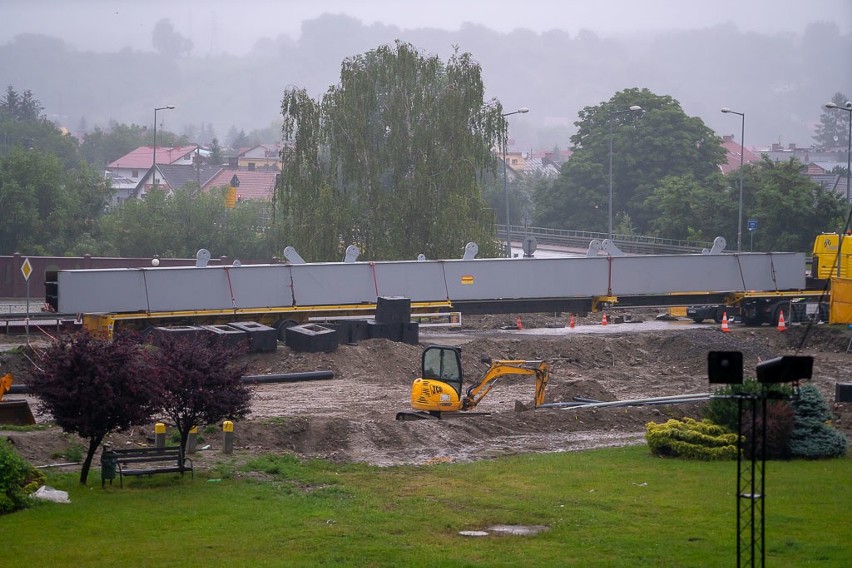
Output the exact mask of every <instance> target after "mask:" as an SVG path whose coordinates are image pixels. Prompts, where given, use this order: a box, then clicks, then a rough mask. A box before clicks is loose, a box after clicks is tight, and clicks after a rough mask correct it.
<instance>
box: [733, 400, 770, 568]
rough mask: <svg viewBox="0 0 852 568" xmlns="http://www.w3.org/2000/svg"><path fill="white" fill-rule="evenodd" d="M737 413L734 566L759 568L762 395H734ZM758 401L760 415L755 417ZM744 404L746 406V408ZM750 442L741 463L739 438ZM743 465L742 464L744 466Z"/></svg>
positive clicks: (761, 541) (763, 440)
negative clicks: (746, 420)
mask: <svg viewBox="0 0 852 568" xmlns="http://www.w3.org/2000/svg"><path fill="white" fill-rule="evenodd" d="M736 398H737V406H738V410H739V418H740V420H739V429H738V431H737V435H738V441H737V450H738V451H737V567H738V568H740V567H742V566H749V567H752V568H754V567H761V568H762V567H763V565H764V560H765V558H766V553H765V549H764V541H765V536H766V533H765V530H764V503H765V500H766V493H764V481H765V479H766V475H765V472H766V396H765V394H764V393H761V394H742V395H736ZM758 402H760V414H759V415H758ZM746 405H747V406H746ZM746 408H748V409H750V410H751V420H750V421H749V424H747V425H745V427H746V428H747V429H748V432H743V427H744V425H743V418H744V416H743V411H744V410H745V409H746ZM744 434H745V435H746V437H747V438H748V439H749V440H751V449H750V450H751V451H750V452H749V456H748V461H747V462H746V461H745V460H744V454H745V453H746V451H745V450H746V449H745V448H743V435H744ZM744 462H745V463H744Z"/></svg>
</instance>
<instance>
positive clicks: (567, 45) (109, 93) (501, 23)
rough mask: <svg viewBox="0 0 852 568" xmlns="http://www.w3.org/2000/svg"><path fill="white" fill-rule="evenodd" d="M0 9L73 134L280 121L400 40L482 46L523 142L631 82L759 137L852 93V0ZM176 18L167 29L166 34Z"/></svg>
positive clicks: (19, 76)
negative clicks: (297, 101) (362, 56)
mask: <svg viewBox="0 0 852 568" xmlns="http://www.w3.org/2000/svg"><path fill="white" fill-rule="evenodd" d="M0 15H1V16H2V19H3V22H4V25H3V26H2V29H0V81H2V84H3V85H4V86H6V85H12V86H14V87H15V88H16V89H18V90H24V89H30V90H31V91H32V92H33V94H34V95H35V96H36V97H37V98H38V99H39V100H40V101H41V102H42V103H43V104H44V107H45V111H46V113H47V114H48V116H49V117H51V118H52V119H53V120H55V121H56V122H57V123H61V124H63V125H65V126H67V127H68V128H70V129H71V130H72V131H79V130H82V127H81V126H82V125H83V124H85V125H86V128H89V129H90V128H92V127H94V126H101V127H104V126H106V125H108V124H109V123H111V122H118V123H127V124H131V123H133V124H142V125H149V124H150V123H151V117H150V114H151V109H152V108H154V107H155V106H157V105H161V104H175V105H176V106H177V107H178V108H177V109H176V110H175V112H173V113H168V114H167V115H166V116H163V121H164V124H163V127H164V128H168V129H171V130H173V131H175V132H177V133H182V132H187V131H192V130H193V125H194V127H195V130H197V128H198V125H199V124H204V123H207V124H210V125H212V126H213V129H214V131H215V133H216V134H217V135H218V137H219V138H220V139H222V138H224V137H225V134H226V132H228V131H229V130H230V131H234V130H244V131H246V132H249V131H252V130H253V129H264V128H270V126H271V125H273V124H274V123H275V122H276V121H277V120H278V119H279V115H280V109H279V107H280V99H281V94H282V93H283V91H284V89H285V88H287V87H288V86H292V85H295V86H299V87H305V88H306V89H307V90H308V92H309V93H311V94H312V95H313V96H320V95H321V94H322V93H323V92H325V90H326V89H327V88H328V86H329V85H332V84H334V83H336V82H337V79H338V76H339V70H340V63H341V62H342V61H343V59H345V58H346V57H350V56H352V55H356V54H358V53H363V52H366V51H369V50H370V49H373V48H375V47H377V46H379V45H383V44H387V43H391V42H393V41H394V40H397V39H399V40H402V41H407V42H410V43H412V44H413V45H414V46H415V47H417V48H418V49H420V50H422V51H424V52H427V53H436V54H438V55H440V56H441V57H442V58H446V57H448V56H449V55H450V54H451V53H452V50H453V48H454V47H455V46H457V47H458V48H459V50H460V51H463V52H464V51H467V52H470V53H471V54H472V56H473V58H474V59H475V60H477V61H478V62H479V63H480V65H481V66H482V69H483V77H484V79H485V81H486V94H487V96H488V97H489V98H491V97H494V98H497V99H499V100H500V101H501V102H502V103H503V105H504V107H505V108H517V107H520V106H525V107H529V108H530V109H531V112H530V113H528V114H527V115H524V116H519V117H515V119H513V121H512V139H513V142H514V145H515V146H516V148H518V149H523V150H540V149H550V148H553V147H554V146H560V147H563V148H565V147H568V146H569V142H568V139H569V137H570V136H571V134H572V133H573V132H574V126H573V123H574V122H575V121H576V120H577V113H578V112H579V111H581V110H582V109H583V107H585V106H590V105H596V104H599V103H600V102H601V101H604V100H608V99H609V98H610V97H611V96H612V95H613V94H614V93H616V92H618V91H620V90H623V89H626V88H633V87H640V88H643V87H647V88H649V89H651V90H652V91H654V92H655V93H657V94H660V95H670V96H672V97H673V98H675V99H677V100H678V101H679V102H680V103H681V105H682V107H683V108H684V110H685V111H686V112H687V114H690V115H694V116H699V117H700V118H701V119H702V120H703V121H704V122H705V123H706V124H707V125H708V126H710V127H711V128H713V129H714V130H716V131H717V133H719V134H720V135H722V134H732V133H735V132H736V131H737V130H738V128H737V127H738V126H739V125H738V124H736V121H734V120H732V119H731V117H730V116H725V115H722V114H720V113H719V109H720V108H721V107H723V106H726V107H731V108H736V109H739V110H741V111H743V112H745V113H746V114H747V115H748V116H749V129H748V132H747V134H746V138H747V140H746V142H747V143H748V144H749V145H751V146H753V147H766V146H768V145H770V144H772V143H781V144H782V145H787V144H798V145H799V146H806V145H809V144H810V143H811V140H812V136H813V128H814V125H815V124H816V123H817V122H818V120H819V114H820V112H821V106H822V103H824V102H825V101H827V100H830V99H831V98H832V96H833V95H834V94H835V93H837V92H842V93H845V94H847V95H849V94H852V2H849V1H848V0H812V1H811V2H808V3H806V4H802V3H796V2H789V1H784V2H778V1H772V0H753V1H749V2H742V1H735V0H717V1H715V2H686V1H683V0H645V1H642V2H636V1H623V0H614V1H610V2H608V3H606V5H605V7H604V5H601V4H596V3H593V2H588V1H573V0H568V1H566V0H561V1H557V0H531V1H529V2H525V3H522V4H514V3H495V2H493V1H491V2H485V1H480V0H474V1H467V2H458V1H449V0H435V1H432V2H429V3H428V4H420V3H417V4H415V3H410V2H399V1H390V0H367V1H359V2H349V1H334V0H320V1H317V2H302V1H298V2H292V1H272V0H255V1H249V2H243V3H237V2H230V1H228V2H226V1H222V0H210V1H205V2H196V1H190V2H173V1H165V0H149V1H147V2H144V3H142V2H116V1H107V0H88V1H81V0H77V1H74V0H70V1H68V0H65V1H63V0H35V1H33V0H26V1H25V0H4V2H3V3H2V6H0ZM164 23H165V24H166V28H165V29H166V32H165V33H166V36H167V38H168V39H170V40H174V41H172V42H171V43H168V42H166V43H164V42H162V41H161V42H159V43H157V42H155V41H154V37H155V35H156V32H157V29H158V25H159V26H161V27H160V32H162V31H163V28H162V26H163V24H164ZM162 37H163V36H161V38H162ZM169 46H171V47H169ZM170 49H172V50H171V51H170ZM155 56H156V57H158V58H157V59H154V57H155ZM164 114H165V113H164ZM198 141H199V142H206V141H205V140H198Z"/></svg>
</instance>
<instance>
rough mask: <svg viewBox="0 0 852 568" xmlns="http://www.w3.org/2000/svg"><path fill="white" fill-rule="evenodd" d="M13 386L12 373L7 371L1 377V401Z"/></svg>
mask: <svg viewBox="0 0 852 568" xmlns="http://www.w3.org/2000/svg"><path fill="white" fill-rule="evenodd" d="M11 388H12V373H6V374H5V375H3V376H2V377H0V401H2V400H3V395H4V394H6V393H7V392H9V389H11Z"/></svg>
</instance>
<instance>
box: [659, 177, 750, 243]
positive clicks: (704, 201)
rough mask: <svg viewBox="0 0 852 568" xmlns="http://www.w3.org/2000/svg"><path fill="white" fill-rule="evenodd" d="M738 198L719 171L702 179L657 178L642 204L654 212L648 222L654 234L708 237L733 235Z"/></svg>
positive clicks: (669, 236) (705, 238)
mask: <svg viewBox="0 0 852 568" xmlns="http://www.w3.org/2000/svg"><path fill="white" fill-rule="evenodd" d="M738 199H739V193H737V195H733V193H732V189H731V188H730V187H729V186H728V185H727V184H726V180H725V178H723V177H722V176H721V174H714V175H712V176H708V177H707V178H706V179H705V180H704V182H703V183H700V182H699V181H698V180H696V179H695V178H694V177H693V176H692V174H685V175H682V176H669V177H665V178H663V179H662V180H660V182H659V184H658V185H657V187H656V188H655V189H654V193H653V194H652V195H651V196H650V197H648V199H647V200H646V203H645V205H646V209H649V210H653V211H656V212H657V217H656V218H655V219H654V220H653V221H652V222H651V228H652V230H653V233H654V234H655V235H656V236H659V237H663V238H667V239H680V240H697V241H712V240H713V239H715V238H716V237H718V236H720V235H723V234H724V235H730V236H736V234H737V208H738ZM731 242H736V241H735V240H734V241H731Z"/></svg>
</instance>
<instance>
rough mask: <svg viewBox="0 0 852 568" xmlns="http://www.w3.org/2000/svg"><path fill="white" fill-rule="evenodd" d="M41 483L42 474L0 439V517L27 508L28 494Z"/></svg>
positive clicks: (42, 480) (42, 479)
mask: <svg viewBox="0 0 852 568" xmlns="http://www.w3.org/2000/svg"><path fill="white" fill-rule="evenodd" d="M43 483H44V474H43V473H42V472H40V471H38V470H37V469H34V468H33V467H32V466H31V465H30V464H28V463H27V462H26V460H24V458H22V457H21V456H19V455H18V453H17V452H16V451H15V450H14V449H13V448H12V446H10V445H9V443H8V442H6V440H2V439H0V515H2V514H5V513H11V512H12V511H17V510H18V509H23V508H25V507H27V506H28V505H29V495H30V493H32V492H34V491H35V490H36V489H38V488H39V486H40V485H42V484H43Z"/></svg>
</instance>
